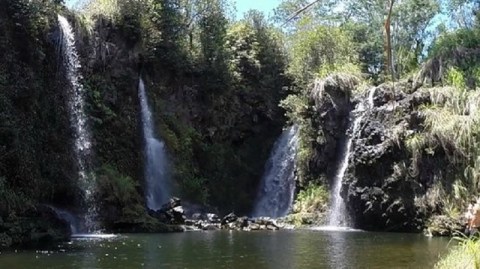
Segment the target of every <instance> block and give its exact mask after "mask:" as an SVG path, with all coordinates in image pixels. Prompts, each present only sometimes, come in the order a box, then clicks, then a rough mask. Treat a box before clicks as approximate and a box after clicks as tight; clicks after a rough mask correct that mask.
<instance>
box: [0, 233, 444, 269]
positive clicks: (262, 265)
mask: <svg viewBox="0 0 480 269" xmlns="http://www.w3.org/2000/svg"><path fill="white" fill-rule="evenodd" d="M447 244H448V239H441V238H425V237H423V236H420V235H411V234H389V233H367V232H345V231H307V230H303V231H278V232H251V233H245V232H226V231H221V232H190V233H181V234H151V235H126V236H121V237H118V238H113V239H103V240H98V239H97V240H90V239H89V240H75V241H73V243H72V244H70V245H69V244H66V245H65V246H62V247H59V248H58V249H57V250H56V251H55V252H53V253H50V254H38V253H36V252H34V251H32V252H22V253H2V254H0V268H9V269H10V268H12V269H16V268H39V269H44V268H79V269H80V268H82V269H83V268H115V269H117V268H122V269H123V268H126V269H128V268H172V269H176V268H182V269H200V268H215V269H217V268H239V269H251V268H255V269H274V268H275V269H278V268H302V269H304V268H305V269H310V268H311V269H322V268H335V269H336V268H373V269H375V268H431V267H432V266H433V265H434V264H435V262H436V261H437V260H438V257H439V255H440V254H443V253H445V252H446V250H447ZM60 249H63V250H62V251H60Z"/></svg>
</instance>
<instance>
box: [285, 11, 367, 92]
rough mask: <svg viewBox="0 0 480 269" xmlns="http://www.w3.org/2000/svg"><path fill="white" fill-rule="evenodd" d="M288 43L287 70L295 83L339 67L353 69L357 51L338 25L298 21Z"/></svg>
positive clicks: (322, 75) (300, 82) (326, 73)
mask: <svg viewBox="0 0 480 269" xmlns="http://www.w3.org/2000/svg"><path fill="white" fill-rule="evenodd" d="M300 26H301V28H300V30H299V31H297V32H296V33H294V34H293V35H292V36H291V37H289V40H290V42H291V50H290V58H291V59H290V65H289V69H288V70H289V73H290V74H291V75H292V76H293V77H294V78H295V79H296V81H297V84H298V85H302V86H304V87H305V86H306V85H307V84H308V83H310V82H311V81H312V80H313V79H314V78H315V77H318V76H320V77H324V76H326V75H328V74H329V73H332V72H335V71H339V70H342V69H343V67H344V66H348V69H350V70H352V69H353V70H355V71H357V70H358V68H357V67H355V65H356V64H357V63H358V60H357V52H356V51H355V50H354V49H352V48H354V47H355V46H354V43H353V40H352V38H351V36H349V35H348V32H347V31H345V30H344V29H342V28H340V27H334V26H324V25H315V24H314V23H313V22H312V21H310V20H307V19H305V20H303V21H302V22H301V23H300Z"/></svg>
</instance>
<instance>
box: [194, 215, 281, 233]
mask: <svg viewBox="0 0 480 269" xmlns="http://www.w3.org/2000/svg"><path fill="white" fill-rule="evenodd" d="M185 225H186V226H187V229H189V230H232V231H258V230H271V231H276V230H279V229H280V228H282V226H281V225H278V224H277V222H276V221H275V220H274V219H271V218H268V217H260V218H249V217H245V216H244V217H238V216H237V215H235V214H234V213H230V214H228V215H226V216H224V217H223V218H222V219H220V218H219V217H218V215H216V214H213V213H207V214H200V213H196V214H193V215H192V219H188V220H186V221H185Z"/></svg>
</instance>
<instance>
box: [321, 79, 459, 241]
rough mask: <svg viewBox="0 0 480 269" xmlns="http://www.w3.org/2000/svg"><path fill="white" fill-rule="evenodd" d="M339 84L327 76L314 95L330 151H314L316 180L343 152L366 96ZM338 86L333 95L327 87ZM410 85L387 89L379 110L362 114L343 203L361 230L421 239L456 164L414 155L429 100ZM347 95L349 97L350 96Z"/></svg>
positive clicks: (437, 154) (438, 152)
mask: <svg viewBox="0 0 480 269" xmlns="http://www.w3.org/2000/svg"><path fill="white" fill-rule="evenodd" d="M343 80H344V79H342V77H341V76H330V77H328V78H327V79H326V80H325V81H323V82H322V83H321V84H320V85H324V86H323V88H325V90H323V91H318V89H314V90H313V93H314V94H313V95H312V98H313V99H314V101H315V102H316V108H317V111H316V112H315V113H316V115H315V116H314V118H315V119H319V120H320V121H319V122H321V124H318V125H317V126H316V129H315V130H316V132H317V133H322V134H323V137H324V138H325V141H328V142H327V143H325V144H323V143H315V144H316V147H315V153H314V155H313V159H312V162H314V163H315V164H317V165H316V166H313V167H312V169H313V170H315V171H316V173H317V174H322V173H325V171H327V172H328V173H327V174H328V175H329V178H331V173H332V167H336V165H335V162H337V163H338V158H336V157H335V156H339V154H340V152H339V149H340V148H341V144H342V143H343V141H344V140H345V134H346V133H350V132H351V130H347V129H348V127H347V126H348V122H349V120H351V119H349V118H348V115H349V112H350V111H351V110H352V108H353V107H354V105H355V104H356V103H358V102H360V101H363V99H364V98H367V97H366V92H365V91H362V90H361V89H359V88H358V87H356V84H345V83H342V81H343ZM332 84H333V85H336V87H331V86H329V85H332ZM417 88H419V89H414V87H413V85H412V82H411V81H403V82H399V83H395V85H394V86H393V85H392V84H391V83H389V84H383V85H380V86H378V87H376V88H375V89H374V95H373V103H374V107H373V108H372V109H368V110H366V111H365V112H364V115H363V118H362V120H361V122H360V123H359V124H360V130H359V132H358V133H357V134H356V135H355V137H354V139H353V145H352V153H351V157H350V160H349V166H348V169H347V171H346V175H345V177H344V179H343V186H342V197H343V198H344V200H345V202H346V205H347V211H348V214H349V215H350V218H351V219H352V223H353V224H354V226H355V227H356V228H360V229H366V230H385V231H409V232H410V231H421V230H422V229H423V228H424V226H425V225H426V221H427V219H428V218H429V217H431V216H432V215H435V214H438V213H440V207H441V206H442V205H441V202H440V199H436V198H438V197H436V195H438V188H439V186H447V185H448V184H447V182H449V180H451V178H452V176H453V175H452V173H453V172H451V171H453V170H454V169H452V167H453V164H452V163H451V162H449V161H448V159H447V157H446V155H445V153H444V150H443V148H442V147H435V148H432V149H430V151H423V152H421V153H418V152H414V151H412V150H411V146H412V143H414V139H415V137H416V135H417V134H419V133H421V132H423V128H424V127H423V122H424V116H423V115H422V113H421V112H420V108H421V107H422V106H423V105H428V104H430V103H431V98H430V94H429V92H428V91H426V90H425V89H423V88H421V87H417ZM345 93H352V94H351V95H350V96H349V95H346V94H345Z"/></svg>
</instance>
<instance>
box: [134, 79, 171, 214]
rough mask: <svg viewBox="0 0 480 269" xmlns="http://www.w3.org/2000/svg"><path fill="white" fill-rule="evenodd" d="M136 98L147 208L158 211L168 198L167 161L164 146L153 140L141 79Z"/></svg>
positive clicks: (153, 135) (151, 125)
mask: <svg viewBox="0 0 480 269" xmlns="http://www.w3.org/2000/svg"><path fill="white" fill-rule="evenodd" d="M138 97H139V99H140V106H141V113H142V127H143V138H144V143H145V150H144V153H145V171H144V172H145V196H146V199H147V207H148V208H149V209H151V210H158V209H160V208H161V207H162V205H163V204H164V203H166V202H167V201H168V199H169V198H170V197H169V193H170V188H169V186H170V184H169V171H168V159H167V154H166V152H165V144H164V143H163V141H160V140H158V139H157V138H155V134H154V129H155V128H154V125H153V119H152V113H151V112H150V108H149V106H148V99H147V94H146V92H145V84H144V83H143V80H142V79H141V78H140V80H139V83H138Z"/></svg>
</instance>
